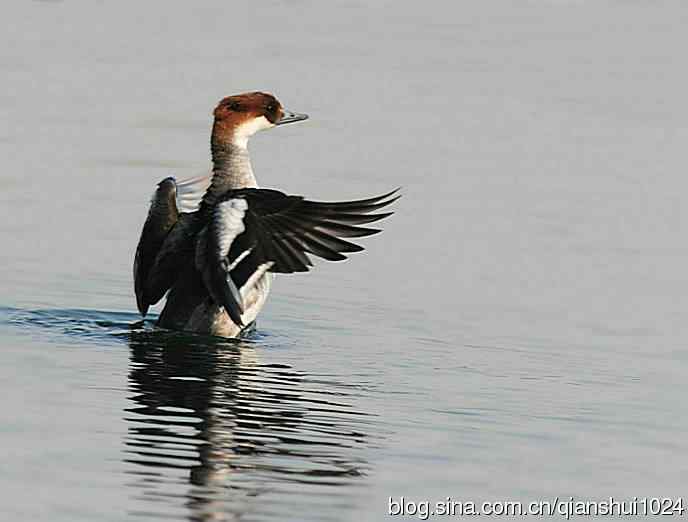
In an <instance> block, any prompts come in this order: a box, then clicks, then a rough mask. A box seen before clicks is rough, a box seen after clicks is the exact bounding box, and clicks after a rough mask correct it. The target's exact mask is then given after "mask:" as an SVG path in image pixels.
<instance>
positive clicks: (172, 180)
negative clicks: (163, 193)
mask: <svg viewBox="0 0 688 522" xmlns="http://www.w3.org/2000/svg"><path fill="white" fill-rule="evenodd" d="M170 183H172V185H175V186H176V185H177V180H176V179H175V178H174V177H173V176H167V177H166V178H165V179H163V180H162V181H161V182H160V183H158V187H162V186H163V185H168V184H170Z"/></svg>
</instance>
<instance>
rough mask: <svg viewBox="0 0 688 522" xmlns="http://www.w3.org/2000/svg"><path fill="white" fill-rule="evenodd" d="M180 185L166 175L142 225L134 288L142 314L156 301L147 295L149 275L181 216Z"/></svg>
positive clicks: (135, 258)
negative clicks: (178, 188) (178, 202)
mask: <svg viewBox="0 0 688 522" xmlns="http://www.w3.org/2000/svg"><path fill="white" fill-rule="evenodd" d="M176 198H177V184H176V183H175V181H174V178H165V179H164V180H162V181H161V182H160V183H159V184H158V188H157V190H156V191H155V193H154V194H153V198H152V199H151V204H150V208H149V210H148V217H147V218H146V222H145V223H144V224H143V229H142V230H141V237H140V239H139V244H138V246H137V247H136V257H134V291H135V292H136V305H137V306H138V309H139V312H141V315H144V316H145V315H146V312H148V307H149V306H150V305H151V304H153V303H152V302H151V300H150V299H149V297H148V296H147V295H146V290H145V289H146V281H147V280H148V277H149V275H150V272H151V269H152V267H153V264H154V263H155V258H156V257H157V255H158V252H159V251H160V247H161V246H162V244H163V242H164V241H165V238H166V237H167V235H168V234H169V232H170V230H171V229H172V227H174V225H175V224H176V223H177V220H178V219H179V212H178V210H177V201H176Z"/></svg>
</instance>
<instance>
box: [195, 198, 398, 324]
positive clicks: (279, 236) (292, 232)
mask: <svg viewBox="0 0 688 522" xmlns="http://www.w3.org/2000/svg"><path fill="white" fill-rule="evenodd" d="M397 190H398V189H397ZM397 190H394V191H392V192H389V193H387V194H384V195H382V196H378V197H374V198H370V199H364V200H358V201H343V202H317V201H308V200H305V199H303V198H302V197H301V196H288V195H286V194H284V193H282V192H279V191H276V190H266V189H241V190H233V191H229V192H228V193H227V194H225V196H224V197H223V198H222V199H221V200H220V201H219V202H218V203H217V204H216V205H215V206H214V208H213V209H212V210H211V212H210V216H209V219H208V221H207V226H206V228H205V229H204V230H203V232H202V233H201V236H200V239H199V241H198V243H197V245H196V266H197V268H198V269H199V271H200V272H201V274H202V276H203V281H204V283H205V285H206V287H207V289H208V292H209V294H210V296H211V297H212V298H213V300H214V301H215V302H216V303H217V304H219V305H221V306H223V307H224V308H225V310H226V311H227V313H228V314H229V316H230V318H231V319H232V321H234V323H236V324H237V325H239V326H243V325H242V322H241V314H242V313H243V306H242V295H243V294H244V293H245V291H246V290H247V289H248V288H250V287H251V286H252V285H253V284H254V283H255V281H256V280H257V279H258V278H259V277H260V276H262V275H263V274H264V273H265V272H266V271H268V270H269V271H271V272H279V273H292V272H305V271H307V270H309V267H311V266H312V262H311V260H310V258H309V254H312V255H315V256H318V257H321V258H323V259H327V260H330V261H341V260H344V259H346V255H345V254H349V253H352V252H359V251H361V250H363V247H361V246H360V245H357V244H354V243H351V242H349V241H346V240H344V239H342V238H351V237H363V236H369V235H372V234H376V233H378V232H380V230H379V229H374V228H367V227H362V226H360V225H364V224H367V223H372V222H374V221H378V220H380V219H383V218H385V217H388V216H389V215H391V214H392V213H391V212H385V213H377V214H375V213H372V212H374V211H376V210H379V209H381V208H383V207H385V206H387V205H389V204H390V203H392V202H394V201H396V200H397V199H398V198H399V196H394V195H395V193H396V192H397Z"/></svg>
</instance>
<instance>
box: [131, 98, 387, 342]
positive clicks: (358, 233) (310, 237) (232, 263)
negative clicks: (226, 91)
mask: <svg viewBox="0 0 688 522" xmlns="http://www.w3.org/2000/svg"><path fill="white" fill-rule="evenodd" d="M213 116H214V119H213V126H212V132H211V139H210V150H211V160H212V170H211V172H210V173H209V174H208V175H204V176H197V177H194V178H189V179H182V180H177V179H176V178H174V177H167V178H165V179H163V180H162V181H160V182H159V183H158V185H157V188H156V189H155V191H154V193H153V196H152V198H151V202H150V207H149V210H148V214H147V216H146V219H145V222H144V224H143V227H142V229H141V234H140V237H139V242H138V245H137V247H136V254H135V257H134V266H133V272H134V274H133V275H134V293H135V295H136V304H137V308H138V310H139V312H140V313H141V315H142V316H143V317H145V316H146V314H147V312H148V310H149V308H150V307H151V306H152V305H155V304H157V303H158V302H159V301H161V300H162V299H163V298H164V297H166V300H165V304H164V307H163V309H162V312H161V313H160V314H159V316H158V318H157V322H156V325H157V326H159V327H161V328H165V329H169V330H180V331H187V332H193V333H197V334H206V335H212V336H219V337H226V338H236V337H242V336H244V335H245V334H246V333H247V332H250V331H252V330H254V329H255V325H256V318H257V316H258V314H259V313H260V311H261V310H262V309H263V307H264V305H265V303H266V301H267V299H268V295H269V294H270V289H271V285H272V281H273V278H274V276H275V274H291V273H297V272H307V271H309V270H310V269H311V268H312V267H313V262H312V259H311V256H315V257H318V258H321V259H325V260H328V261H343V260H345V259H347V255H348V254H351V253H354V252H360V251H362V250H363V247H362V246H360V245H358V244H356V243H353V242H352V241H350V238H359V237H365V236H370V235H373V234H377V233H379V232H380V231H381V230H380V229H377V228H370V227H367V226H362V225H367V224H369V223H373V222H376V221H379V220H382V219H384V218H387V217H389V216H390V215H392V214H393V212H390V211H385V212H378V211H379V210H380V209H383V208H384V207H387V206H388V205H390V204H391V203H393V202H394V201H396V200H397V199H398V198H399V197H400V195H399V194H398V191H399V189H396V190H393V191H391V192H388V193H385V194H382V195H379V196H374V197H369V198H365V199H359V200H352V201H334V202H327V201H315V200H309V199H306V198H305V197H303V196H296V195H290V194H287V193H284V192H281V191H279V190H275V189H266V188H259V187H258V183H257V181H256V177H255V175H254V173H253V169H252V167H251V160H250V157H249V151H248V142H249V140H250V138H251V136H253V135H254V134H256V133H257V132H259V131H263V130H267V129H272V128H275V127H281V126H283V125H288V124H292V123H296V122H300V121H304V120H306V119H307V118H308V116H307V115H306V114H301V113H297V112H291V111H289V110H286V109H285V108H284V107H283V106H282V104H281V103H280V102H279V101H278V100H277V98H275V96H274V95H272V94H269V93H265V92H249V93H243V94H236V95H232V96H227V97H225V98H223V99H222V100H221V101H220V102H219V103H218V104H217V106H216V107H215V110H214V111H213ZM344 238H346V239H344Z"/></svg>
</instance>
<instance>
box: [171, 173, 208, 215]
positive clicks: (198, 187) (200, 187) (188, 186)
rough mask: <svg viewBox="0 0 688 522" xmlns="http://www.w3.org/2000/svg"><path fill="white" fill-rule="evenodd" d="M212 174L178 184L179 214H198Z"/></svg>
mask: <svg viewBox="0 0 688 522" xmlns="http://www.w3.org/2000/svg"><path fill="white" fill-rule="evenodd" d="M211 180H212V174H207V175H205V176H196V177H195V178H189V179H185V180H182V181H179V182H177V209H178V210H179V212H184V213H188V212H196V211H197V210H198V208H199V206H200V204H201V200H202V199H203V195H204V194H205V192H206V190H208V187H210V182H211Z"/></svg>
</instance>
